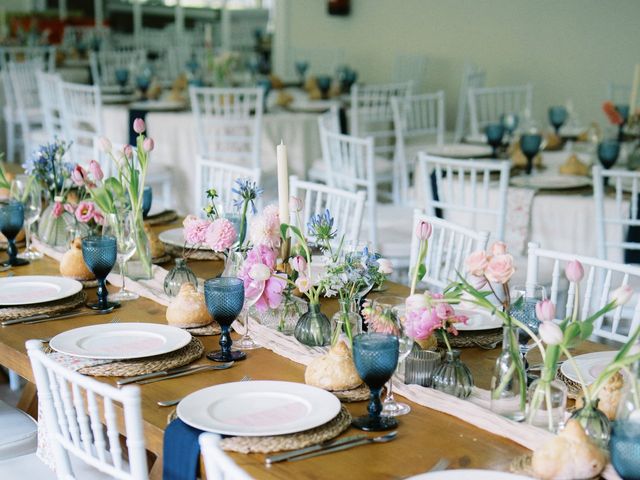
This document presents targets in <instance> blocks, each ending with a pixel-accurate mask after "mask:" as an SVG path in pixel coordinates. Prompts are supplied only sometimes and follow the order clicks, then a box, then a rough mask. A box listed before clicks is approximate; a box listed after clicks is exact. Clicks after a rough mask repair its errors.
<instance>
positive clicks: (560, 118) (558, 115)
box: [549, 105, 569, 135]
mask: <svg viewBox="0 0 640 480" xmlns="http://www.w3.org/2000/svg"><path fill="white" fill-rule="evenodd" d="M567 118H569V113H568V112H567V109H566V108H565V107H563V106H562V105H560V106H555V107H549V123H550V124H551V125H553V128H554V129H555V131H556V135H560V128H561V127H562V125H564V122H566V121H567Z"/></svg>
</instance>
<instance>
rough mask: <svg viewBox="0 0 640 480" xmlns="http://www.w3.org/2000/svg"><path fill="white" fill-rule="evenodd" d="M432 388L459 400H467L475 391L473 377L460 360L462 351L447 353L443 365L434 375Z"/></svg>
mask: <svg viewBox="0 0 640 480" xmlns="http://www.w3.org/2000/svg"><path fill="white" fill-rule="evenodd" d="M431 386H432V387H433V388H435V389H436V390H439V391H441V392H444V393H448V394H449V395H453V396H455V397H458V398H467V397H468V396H469V395H471V391H472V390H473V376H472V375H471V371H470V370H469V367H467V366H466V365H465V364H464V363H463V362H462V360H460V350H455V349H454V350H450V351H447V352H446V353H445V357H444V361H443V363H442V364H441V365H440V366H439V367H438V369H437V370H436V371H435V373H434V374H433V379H432V381H431Z"/></svg>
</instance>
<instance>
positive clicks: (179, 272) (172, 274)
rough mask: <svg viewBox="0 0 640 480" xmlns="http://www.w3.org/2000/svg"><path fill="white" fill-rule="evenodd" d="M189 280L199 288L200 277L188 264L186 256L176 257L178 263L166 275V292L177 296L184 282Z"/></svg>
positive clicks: (171, 295)
mask: <svg viewBox="0 0 640 480" xmlns="http://www.w3.org/2000/svg"><path fill="white" fill-rule="evenodd" d="M187 282H188V283H193V286H194V287H195V288H196V290H197V289H198V277H196V274H195V273H193V271H192V270H191V269H190V268H189V267H188V266H187V261H186V260H185V259H184V258H176V265H175V266H174V267H173V268H172V269H171V270H169V273H167V276H166V277H164V293H166V294H167V295H169V296H170V297H175V296H176V295H178V293H180V287H182V284H183V283H187Z"/></svg>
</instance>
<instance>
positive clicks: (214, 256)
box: [164, 243, 224, 260]
mask: <svg viewBox="0 0 640 480" xmlns="http://www.w3.org/2000/svg"><path fill="white" fill-rule="evenodd" d="M164 250H165V252H166V253H167V255H171V256H172V257H181V256H182V247H178V246H176V245H169V244H168V243H164ZM189 260H224V255H223V254H221V253H216V252H214V251H213V250H196V251H195V252H192V253H190V254H189Z"/></svg>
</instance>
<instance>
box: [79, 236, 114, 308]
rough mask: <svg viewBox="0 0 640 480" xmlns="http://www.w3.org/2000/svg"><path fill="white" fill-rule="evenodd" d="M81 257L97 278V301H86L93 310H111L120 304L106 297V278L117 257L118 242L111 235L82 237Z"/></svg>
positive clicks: (107, 293)
mask: <svg viewBox="0 0 640 480" xmlns="http://www.w3.org/2000/svg"><path fill="white" fill-rule="evenodd" d="M82 258H83V259H84V263H85V264H86V265H87V268H88V269H89V270H91V272H92V273H93V274H94V275H95V277H96V280H98V301H97V302H96V303H88V304H87V307H89V308H92V309H93V310H107V311H109V310H113V309H114V308H116V307H118V306H119V305H120V304H119V303H117V302H110V301H108V299H107V296H108V295H109V292H108V291H107V285H106V278H107V275H109V272H111V269H112V268H113V266H114V265H115V264H116V260H117V258H118V242H117V240H116V237H114V236H111V235H90V236H88V237H85V238H83V239H82Z"/></svg>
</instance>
